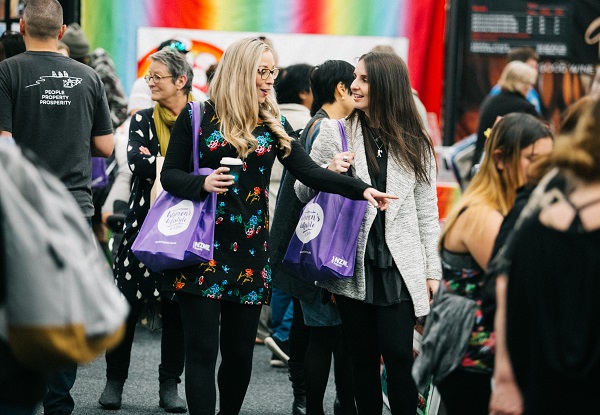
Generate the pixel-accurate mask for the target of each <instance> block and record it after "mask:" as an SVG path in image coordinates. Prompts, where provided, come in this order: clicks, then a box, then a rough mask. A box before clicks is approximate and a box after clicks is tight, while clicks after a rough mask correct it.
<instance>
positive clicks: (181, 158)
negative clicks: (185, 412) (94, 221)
mask: <svg viewBox="0 0 600 415" xmlns="http://www.w3.org/2000/svg"><path fill="white" fill-rule="evenodd" d="M278 72H279V70H278V69H277V68H276V67H275V61H274V57H273V52H272V50H271V48H270V47H269V46H268V45H267V44H266V43H265V42H263V41H261V40H260V39H258V38H245V39H240V40H238V41H236V42H234V43H232V44H231V45H230V46H229V47H228V48H227V50H226V51H225V53H224V55H223V57H222V59H221V61H220V62H219V65H218V67H217V70H216V73H215V75H214V78H213V80H212V81H211V83H210V94H209V95H210V97H211V99H210V100H209V101H207V102H206V104H205V111H204V116H203V118H202V123H201V128H202V133H201V136H200V137H192V126H191V122H190V117H189V115H188V114H187V113H185V114H184V113H182V114H180V116H179V118H178V119H177V121H176V123H175V126H174V128H173V132H172V136H171V143H170V145H169V151H168V152H167V157H166V159H165V164H164V166H163V169H162V175H161V181H162V184H163V187H164V189H165V190H166V191H168V192H170V193H172V194H174V195H176V196H178V197H183V198H190V199H202V198H204V197H206V195H207V194H208V193H209V192H216V193H217V194H218V195H217V218H216V226H215V234H214V241H215V242H214V257H213V259H212V260H211V261H208V262H206V263H202V264H200V265H196V266H192V267H187V268H182V269H178V270H174V271H172V272H169V274H170V278H169V279H170V284H172V289H173V290H174V291H176V293H177V299H178V301H179V306H180V309H181V317H182V320H183V327H184V337H185V351H186V359H185V362H186V363H185V364H186V368H185V369H186V370H185V387H186V397H187V401H188V406H189V411H190V414H192V415H196V414H214V413H215V407H216V385H215V367H216V363H217V355H218V352H219V350H220V352H221V364H220V367H219V370H218V377H217V382H218V386H219V401H220V403H219V411H220V412H219V413H221V414H237V413H239V411H240V408H241V407H242V403H243V400H244V396H245V394H246V390H247V388H248V383H249V382H250V376H251V373H252V356H253V349H254V344H255V338H256V329H257V326H258V320H259V316H260V311H261V306H262V305H263V304H269V301H270V297H271V266H272V264H271V263H270V259H269V213H268V189H269V179H270V174H271V167H272V165H273V162H274V160H275V157H277V158H278V159H279V160H280V161H281V162H282V164H283V165H284V167H286V168H287V169H288V170H289V171H290V172H291V173H292V174H293V175H294V176H296V177H300V178H301V179H302V180H304V181H305V182H306V183H307V184H308V185H310V186H311V187H314V188H316V189H319V190H322V191H327V192H332V193H339V194H342V195H344V196H346V197H349V198H352V199H367V200H369V201H370V202H371V203H372V204H374V205H375V206H377V207H378V208H379V209H382V210H384V209H386V208H387V206H388V204H389V199H390V198H394V197H393V196H390V195H387V194H385V193H382V192H379V191H377V190H375V189H374V188H372V187H370V186H369V185H368V184H366V183H364V182H362V181H360V180H357V179H353V178H350V177H345V176H342V175H340V174H336V173H334V172H331V171H328V170H326V169H323V168H320V167H319V166H318V165H316V164H315V163H314V162H313V161H312V160H311V159H310V157H309V156H308V155H307V154H306V152H305V151H304V149H303V148H302V147H301V146H300V144H299V143H298V142H297V141H296V140H293V139H292V137H290V134H292V133H293V131H292V129H291V127H290V126H289V124H288V123H287V121H286V119H285V118H283V117H281V114H280V111H279V107H278V106H277V101H276V99H275V94H274V90H273V81H274V78H276V77H277V75H278ZM195 139H199V151H200V154H199V155H200V167H209V168H213V169H214V172H213V173H211V174H210V175H208V176H196V175H193V174H192V172H191V171H190V167H191V166H190V159H191V153H192V140H195ZM222 157H239V158H241V159H242V160H243V169H242V172H241V173H240V175H239V179H238V181H237V182H235V183H234V182H233V179H234V177H233V176H232V175H230V174H227V173H228V171H229V169H228V168H227V167H219V165H220V160H221V158H222Z"/></svg>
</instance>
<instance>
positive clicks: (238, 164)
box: [221, 157, 243, 183]
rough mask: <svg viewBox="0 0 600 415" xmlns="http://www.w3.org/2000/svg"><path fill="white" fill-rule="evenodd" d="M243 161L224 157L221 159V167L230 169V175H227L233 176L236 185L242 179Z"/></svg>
mask: <svg viewBox="0 0 600 415" xmlns="http://www.w3.org/2000/svg"><path fill="white" fill-rule="evenodd" d="M242 164H243V162H242V160H241V159H236V158H233V157H223V158H222V159H221V166H223V167H229V173H227V174H231V175H232V176H233V181H234V182H235V183H237V181H238V179H239V178H240V172H241V171H242Z"/></svg>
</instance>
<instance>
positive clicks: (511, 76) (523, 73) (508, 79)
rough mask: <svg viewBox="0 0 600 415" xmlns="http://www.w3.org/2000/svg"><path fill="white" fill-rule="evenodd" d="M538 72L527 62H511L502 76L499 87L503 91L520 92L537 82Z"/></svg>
mask: <svg viewBox="0 0 600 415" xmlns="http://www.w3.org/2000/svg"><path fill="white" fill-rule="evenodd" d="M537 75H538V74H537V71H536V70H535V69H533V68H532V67H531V66H529V65H527V64H526V63H525V62H521V61H512V62H509V63H508V64H507V65H506V66H505V67H504V69H503V70H502V74H501V75H500V80H499V81H498V85H500V89H501V90H502V91H510V92H516V91H517V92H520V91H522V90H523V89H524V87H529V85H533V84H535V83H536V81H537Z"/></svg>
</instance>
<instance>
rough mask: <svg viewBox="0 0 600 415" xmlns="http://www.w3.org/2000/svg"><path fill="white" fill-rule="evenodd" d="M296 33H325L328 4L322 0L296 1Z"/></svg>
mask: <svg viewBox="0 0 600 415" xmlns="http://www.w3.org/2000/svg"><path fill="white" fill-rule="evenodd" d="M296 1H297V3H296V7H297V10H296V25H297V26H296V33H324V32H325V29H326V27H325V25H324V22H323V20H324V18H325V13H326V2H324V1H322V0H296Z"/></svg>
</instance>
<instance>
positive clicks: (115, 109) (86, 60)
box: [61, 23, 127, 253]
mask: <svg viewBox="0 0 600 415" xmlns="http://www.w3.org/2000/svg"><path fill="white" fill-rule="evenodd" d="M61 40H62V42H63V43H65V44H66V45H67V46H68V47H69V56H70V57H71V58H73V59H75V60H76V61H78V62H81V63H83V64H86V65H88V66H89V67H90V68H92V69H94V71H96V73H97V74H98V75H99V76H100V79H101V80H102V83H103V84H104V91H105V93H106V98H107V100H108V107H109V108H110V114H111V120H112V124H113V130H116V129H117V128H118V127H119V126H120V125H121V124H122V123H123V122H124V121H125V119H126V118H127V97H126V95H125V92H124V91H123V87H122V86H121V81H120V80H119V77H118V75H117V70H116V68H115V64H114V62H113V60H112V58H111V57H110V55H109V54H108V52H107V51H106V50H104V49H102V48H97V49H95V50H94V51H93V52H92V53H90V43H89V41H88V39H87V37H86V35H85V33H84V31H83V29H82V28H81V26H79V24H77V23H71V24H70V25H69V26H67V30H66V31H65V35H64V36H63V37H62V39H61ZM95 162H96V163H97V160H96V161H95ZM116 164H117V163H116V161H115V157H114V154H113V155H111V157H110V158H109V159H108V160H107V162H106V166H107V167H106V168H105V169H104V170H105V171H106V174H107V176H108V179H109V180H108V184H107V185H105V186H101V187H95V188H94V189H93V197H94V208H95V214H94V216H93V218H92V227H93V229H94V233H95V234H96V238H97V239H98V242H99V243H100V245H101V246H102V248H103V250H104V251H105V252H107V253H108V239H107V229H106V226H105V224H104V223H103V222H102V213H101V211H102V205H103V204H104V201H105V200H106V197H107V195H108V193H109V191H110V187H111V185H112V183H113V181H114V178H115V175H114V174H111V175H109V174H108V173H109V171H114V170H115V169H114V167H115V166H116ZM108 166H112V168H111V169H110V170H109V168H108ZM102 167H104V166H103V165H101V166H100V168H102ZM101 171H102V170H100V172H101ZM94 178H96V177H94Z"/></svg>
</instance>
